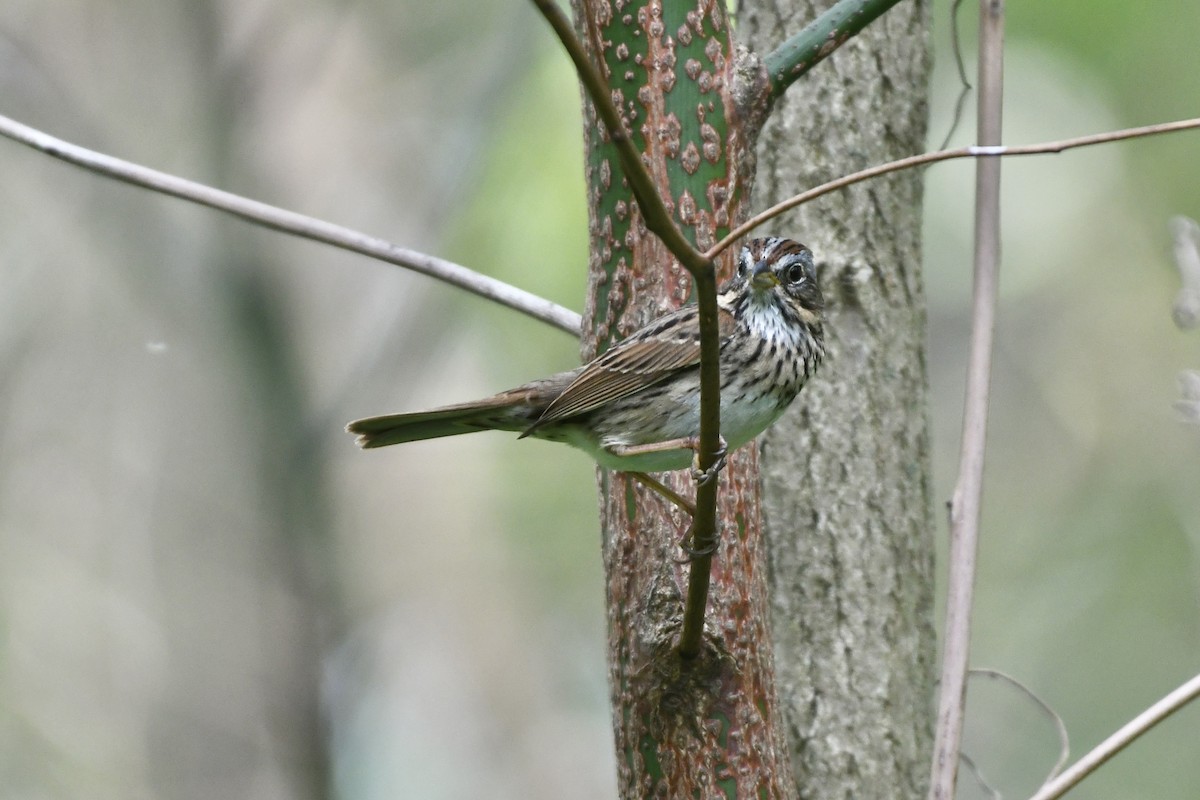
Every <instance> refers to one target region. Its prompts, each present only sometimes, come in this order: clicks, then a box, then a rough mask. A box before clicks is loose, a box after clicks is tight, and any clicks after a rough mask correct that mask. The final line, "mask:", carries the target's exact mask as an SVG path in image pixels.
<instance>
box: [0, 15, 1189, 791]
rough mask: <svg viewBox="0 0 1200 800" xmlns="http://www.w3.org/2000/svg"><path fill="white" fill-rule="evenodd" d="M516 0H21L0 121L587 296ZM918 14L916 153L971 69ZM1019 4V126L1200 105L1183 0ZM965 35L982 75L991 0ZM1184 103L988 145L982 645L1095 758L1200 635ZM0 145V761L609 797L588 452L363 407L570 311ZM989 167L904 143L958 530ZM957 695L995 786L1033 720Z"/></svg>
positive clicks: (73, 775) (578, 218) (414, 393)
mask: <svg viewBox="0 0 1200 800" xmlns="http://www.w3.org/2000/svg"><path fill="white" fill-rule="evenodd" d="M528 5H529V4H526V3H523V2H516V0H514V2H509V3H486V4H479V3H471V2H463V0H454V1H453V2H445V3H438V4H420V3H381V2H371V1H368V0H364V1H363V2H358V3H352V4H347V3H323V2H318V1H317V0H308V1H307V2H301V3H281V2H278V0H257V1H256V2H252V3H232V2H181V1H180V0H155V2H148V0H127V2H123V3H120V4H116V3H107V4H102V3H85V2H65V1H64V0H50V2H47V1H46V0H39V1H38V2H33V1H32V0H9V2H6V3H5V4H4V5H3V7H0V99H2V102H0V113H3V114H5V115H8V116H11V117H14V118H16V119H18V120H21V121H23V122H26V123H28V124H31V125H34V126H36V127H41V128H43V129H45V130H47V131H49V132H50V133H52V134H55V135H59V136H62V137H64V138H66V139H68V140H72V141H76V142H79V143H81V144H84V145H86V146H89V147H93V148H95V149H98V150H101V151H104V152H108V153H111V154H113V155H117V156H120V157H124V158H128V159H131V160H133V161H137V162H140V163H145V164H148V165H151V166H154V167H157V168H159V169H163V170H166V171H169V172H173V173H177V174H180V175H184V176H187V177H190V178H194V179H197V180H200V181H204V182H207V183H211V184H214V185H217V186H220V187H221V188H224V189H228V190H231V191H235V192H239V193H243V194H247V195H249V196H252V197H255V198H258V199H262V200H265V201H267V202H271V203H275V204H278V205H282V206H285V207H288V208H293V209H296V210H299V211H302V212H304V213H308V214H312V215H314V216H317V217H322V218H325V219H329V220H332V221H335V222H339V223H343V224H346V225H350V226H352V227H356V228H359V229H361V230H364V231H366V232H369V233H373V234H376V235H380V236H383V237H385V238H388V239H391V240H393V241H396V242H398V243H401V244H404V245H406V246H410V247H413V248H416V249H423V250H427V251H429V252H433V253H436V254H438V255H442V256H445V257H448V258H451V259H454V260H457V261H459V262H461V263H463V264H466V265H469V266H471V267H474V268H476V269H479V270H481V271H483V272H487V273H489V274H492V275H495V276H497V277H499V278H502V279H504V280H507V281H511V282H513V283H516V284H518V285H520V286H522V287H524V288H527V289H530V290H532V291H534V292H537V293H539V294H542V295H545V296H548V297H550V298H552V299H554V300H556V301H558V302H560V303H562V304H564V305H567V306H569V307H572V308H575V309H581V308H582V302H583V297H584V292H585V274H584V266H585V259H586V218H585V209H584V205H583V194H582V185H583V184H582V152H581V151H582V147H581V144H580V130H579V124H580V123H579V117H578V90H577V88H576V85H575V83H574V81H573V78H572V75H571V73H570V70H569V67H568V64H567V61H566V59H565V57H564V56H563V55H562V54H561V53H560V52H559V50H558V48H557V46H556V45H555V44H554V43H553V41H552V40H551V37H550V36H549V34H548V33H547V32H546V31H545V29H544V26H543V25H542V24H541V23H540V22H539V20H538V19H537V18H536V16H535V15H534V13H533V12H532V11H531V10H530V8H529V7H528ZM968 5H970V4H968ZM933 14H934V18H935V22H934V25H935V38H936V69H935V77H934V91H933V119H932V123H931V134H930V146H931V147H935V146H937V144H938V143H939V142H941V140H942V139H943V138H944V136H945V135H946V133H947V131H948V130H949V128H950V115H951V111H952V108H953V105H954V100H955V97H956V93H957V86H956V79H955V71H954V69H953V63H952V60H951V57H950V52H949V41H950V33H949V29H950V25H949V16H948V14H949V9H948V3H944V2H938V3H936V4H935V5H934V8H933ZM1008 26H1009V27H1008V36H1007V44H1008V46H1007V74H1006V92H1007V94H1006V103H1005V130H1006V139H1007V140H1008V141H1010V142H1014V143H1017V142H1021V143H1024V142H1034V141H1041V140H1046V139H1052V138H1058V137H1064V136H1071V135H1077V134H1084V133H1091V132H1096V131H1101V130H1105V129H1110V128H1115V127H1123V126H1132V125H1140V124H1145V123H1150V122H1156V121H1165V120H1170V119H1178V118H1184V117H1191V116H1196V115H1197V114H1198V113H1200V69H1198V68H1197V67H1198V66H1200V63H1198V57H1197V55H1196V53H1197V50H1196V46H1195V43H1196V41H1198V40H1200V13H1197V10H1196V8H1195V6H1194V4H1193V3H1191V2H1187V0H1164V1H1163V2H1159V3H1152V4H1132V3H1123V2H1117V0H1091V2H1082V0H1070V1H1068V0H1060V2H1056V3H1009V4H1008ZM961 29H962V31H963V33H964V48H965V50H966V57H967V58H968V69H969V70H970V71H971V72H972V73H973V66H972V65H971V64H970V61H969V59H970V58H971V56H972V45H971V40H972V38H973V31H974V19H973V9H971V8H966V9H964V13H963V18H962V20H961ZM835 58H836V57H835ZM847 124H852V121H847ZM972 131H973V122H972V120H971V119H970V118H969V115H968V118H967V119H965V120H964V122H963V123H962V124H961V125H960V126H959V128H958V131H957V133H956V134H955V136H954V139H953V142H954V143H967V142H969V140H970V138H971V133H972ZM831 133H832V132H831ZM1198 136H1200V135H1198V134H1195V133H1185V134H1176V135H1173V136H1171V137H1165V138H1160V139H1154V140H1141V141H1137V142H1129V143H1122V144H1116V145H1109V146H1104V147H1100V148H1093V149H1089V150H1086V151H1075V152H1072V153H1068V154H1065V155H1060V156H1045V157H1037V158H1028V159H1021V160H1010V161H1009V162H1007V163H1006V164H1005V168H1004V178H1003V186H1004V212H1003V213H1004V272H1003V278H1002V282H1003V299H1002V307H1001V310H1000V321H999V329H998V346H997V352H996V364H995V367H996V368H995V373H994V377H993V389H994V395H993V406H992V409H993V413H992V428H991V436H990V444H991V451H990V461H989V468H988V474H987V495H986V498H985V519H984V529H983V537H984V538H983V545H982V548H983V549H982V553H981V556H980V562H979V587H978V592H977V596H978V605H977V608H976V611H975V617H974V619H975V635H974V652H973V659H972V660H973V662H974V664H976V665H978V666H986V667H992V668H996V669H1001V670H1003V671H1005V672H1007V673H1009V674H1011V675H1014V676H1016V677H1018V678H1019V679H1021V680H1022V681H1023V682H1025V683H1026V684H1027V685H1028V686H1030V687H1031V688H1032V689H1034V690H1035V691H1037V692H1038V693H1039V694H1040V695H1041V696H1042V697H1043V698H1044V699H1045V700H1046V701H1047V702H1048V703H1049V704H1050V705H1052V706H1053V707H1054V708H1055V709H1056V710H1057V711H1058V712H1059V713H1060V714H1061V715H1062V717H1063V719H1064V721H1065V722H1066V724H1067V726H1068V728H1069V730H1070V731H1071V734H1072V744H1073V750H1074V752H1075V753H1076V754H1077V755H1078V754H1080V753H1082V752H1083V751H1084V750H1085V749H1086V748H1088V747H1090V746H1092V745H1093V744H1095V743H1096V742H1097V741H1099V740H1100V739H1101V738H1102V737H1103V736H1105V735H1106V734H1107V733H1108V732H1110V731H1111V730H1113V729H1114V728H1116V727H1117V726H1118V725H1120V724H1121V723H1123V722H1124V721H1126V720H1127V719H1128V718H1130V717H1131V716H1132V715H1134V714H1135V713H1136V712H1138V711H1140V710H1141V709H1142V708H1143V707H1145V706H1146V705H1147V704H1148V703H1150V702H1151V701H1153V700H1154V699H1156V698H1157V697H1159V696H1161V695H1162V694H1164V693H1165V692H1167V691H1168V690H1170V689H1171V688H1173V687H1174V686H1176V685H1177V684H1178V683H1180V682H1182V681H1183V680H1184V679H1186V678H1188V677H1190V676H1191V675H1193V674H1195V673H1196V671H1197V668H1198V667H1200V599H1198V596H1200V592H1198V585H1200V566H1198V562H1197V547H1198V546H1200V431H1198V430H1196V429H1195V428H1194V427H1191V428H1189V427H1187V426H1185V425H1183V424H1182V423H1181V422H1180V421H1179V419H1178V415H1177V414H1176V412H1175V411H1174V410H1173V409H1172V405H1171V404H1172V402H1173V400H1175V399H1176V398H1177V396H1178V389H1177V387H1176V375H1177V373H1178V372H1179V371H1180V370H1182V369H1185V368H1189V367H1190V368H1198V367H1200V346H1198V345H1200V338H1198V336H1197V335H1196V334H1192V335H1186V334H1183V333H1180V332H1179V331H1178V330H1176V329H1175V328H1174V327H1173V325H1172V324H1171V320H1170V304H1171V301H1172V298H1173V296H1174V292H1175V291H1176V288H1177V282H1178V279H1177V275H1176V274H1175V273H1174V271H1173V269H1172V268H1171V261H1170V242H1169V239H1168V236H1167V228H1166V224H1167V220H1168V219H1169V217H1170V216H1172V215H1174V214H1186V215H1189V216H1192V217H1200V191H1198V190H1197V187H1200V138H1198ZM0 176H2V180H3V185H4V200H3V201H2V202H0V796H4V797H21V798H59V797H62V798H67V797H71V798H74V797H88V798H109V797H111V798H130V797H133V798H137V797H156V798H191V797H196V798H199V797H204V798H209V797H239V798H276V797H278V798H285V797H286V798H296V797H315V796H318V793H317V791H316V789H315V788H314V787H315V786H316V785H318V784H319V783H320V782H321V781H324V780H325V779H326V778H328V779H329V780H331V781H332V785H333V786H334V787H335V788H336V793H337V796H338V797H341V798H347V800H350V799H353V800H360V798H361V799H362V800H376V799H377V798H378V799H382V798H391V797H422V798H460V797H472V796H487V797H493V798H508V797H512V798H517V797H520V798H562V797H570V798H609V797H612V796H613V795H614V792H615V767H614V763H613V755H612V753H611V743H610V741H611V740H610V733H609V717H608V714H609V712H608V706H607V688H606V686H605V671H604V612H603V583H602V579H601V572H600V558H599V548H598V541H599V531H598V526H597V522H596V516H595V502H594V492H595V477H594V471H593V469H592V467H591V465H590V463H589V462H588V461H587V459H586V458H585V457H584V456H582V455H580V454H577V453H575V452H573V451H569V450H567V449H566V448H557V447H554V446H551V445H546V444H543V443H540V442H528V441H523V442H517V441H515V440H514V438H513V437H511V436H505V435H500V434H488V435H480V436H474V437H465V438H461V439H456V440H454V439H450V440H441V441H437V442H431V443H422V444H414V445H410V446H406V447H404V448H402V449H400V448H397V449H392V450H387V451H380V452H374V453H369V454H364V453H361V452H358V451H357V450H355V449H354V447H353V446H352V444H351V441H350V438H349V437H348V436H346V435H345V434H343V433H342V430H341V429H342V425H343V424H344V423H345V421H347V420H349V419H351V418H354V417H356V416H362V415H366V414H372V413H379V412H383V411H390V410H401V409H414V408H420V407H424V406H428V405H433V404H438V403H443V402H451V401H458V400H463V399H467V398H469V397H472V396H476V395H483V394H486V393H490V392H492V391H495V390H497V389H500V388H504V387H507V386H510V385H513V384H515V383H518V382H521V381H524V380H527V379H529V378H531V377H535V376H537V375H540V374H544V373H548V372H551V371H555V370H559V369H563V368H566V367H568V366H570V365H571V364H573V363H575V361H576V359H577V357H578V355H577V347H576V345H575V343H574V342H572V341H571V340H570V339H569V337H567V336H565V335H563V334H561V333H558V332H555V331H553V330H550V329H548V328H545V327H544V326H542V325H540V324H539V323H535V322H532V321H529V320H526V319H524V318H521V317H518V316H516V315H515V314H513V313H511V312H507V311H503V310H500V309H497V308H493V307H491V306H489V305H488V304H486V303H485V302H483V301H481V300H477V299H474V298H471V297H465V296H463V295H461V294H460V293H458V292H456V291H454V290H452V289H449V288H447V287H444V286H441V285H438V284H434V283H432V282H430V281H428V280H425V279H422V278H420V277H417V276H413V275H409V274H406V273H404V272H403V271H401V270H399V269H395V268H392V267H388V266H383V265H380V264H376V263H371V262H368V261H366V260H364V259H361V258H357V257H352V256H349V255H346V254H342V253H338V252H334V251H332V250H329V249H325V248H321V247H317V246H315V245H311V244H307V243H303V242H296V241H292V240H289V239H287V238H285V237H282V236H280V235H277V234H274V233H271V232H268V231H263V230H258V229H255V228H251V227H249V226H246V225H244V224H241V223H238V222H235V221H231V220H227V219H224V218H222V217H221V216H219V215H217V214H215V213H213V212H210V211H206V210H202V209H198V208H193V207H190V206H188V205H185V204H183V203H180V202H178V201H173V200H168V199H165V198H161V197H158V196H153V195H150V194H148V193H145V192H142V191H138V190H135V189H132V188H129V187H125V186H121V185H118V184H115V183H112V182H110V181H106V180H103V179H100V178H98V177H94V176H91V175H89V174H87V173H84V172H82V171H79V170H77V169H73V168H70V167H67V166H64V165H62V164H59V163H57V162H55V161H53V160H51V159H49V158H47V157H45V156H42V155H39V154H36V153H34V152H33V151H31V150H27V149H24V148H22V147H20V146H18V145H16V144H13V143H10V142H7V141H3V142H0ZM972 176H973V170H972V169H971V167H970V165H968V164H965V163H954V164H946V165H940V166H937V167H934V168H932V169H931V170H930V171H929V172H928V194H927V198H926V203H927V205H926V230H925V242H926V279H927V284H928V294H929V302H930V308H929V334H930V339H929V355H930V358H929V364H930V380H931V386H932V397H933V405H932V414H931V415H932V420H933V425H934V431H935V446H936V451H935V462H934V470H935V477H936V486H937V494H936V500H937V502H938V504H939V505H938V508H937V510H936V516H937V518H938V522H939V531H940V536H939V540H944V538H945V537H944V515H943V514H942V513H941V505H940V504H941V503H942V501H944V500H945V499H948V498H949V496H950V493H951V491H952V486H953V480H954V470H955V468H956V457H957V456H956V452H957V443H958V426H959V420H960V413H961V398H962V382H963V381H962V375H963V371H964V363H965V350H966V336H967V330H968V323H969V319H968V311H967V309H968V296H969V290H970V253H971V244H970V234H971V210H970V208H971V200H970V198H971V196H972V195H971V181H972ZM803 188H806V187H797V190H800V189H803ZM784 233H790V234H792V235H796V236H798V237H800V238H803V232H802V231H801V232H787V231H785V232H784ZM941 571H944V566H943V569H942V570H941ZM970 716H971V723H970V729H969V731H968V734H967V743H966V748H967V752H968V753H969V754H970V755H971V757H972V758H973V759H974V761H975V762H976V763H977V764H978V765H979V767H980V769H981V771H982V772H983V773H984V774H985V775H986V776H987V778H988V781H989V782H990V783H991V784H992V785H993V786H994V787H996V788H997V789H999V790H1001V791H1002V792H1003V793H1004V795H1005V796H1008V797H1019V796H1022V795H1024V794H1027V793H1028V792H1030V791H1031V790H1032V789H1033V788H1034V787H1035V786H1036V785H1037V784H1038V783H1039V782H1040V779H1041V776H1042V774H1043V773H1044V772H1045V771H1046V770H1048V769H1049V767H1050V765H1051V764H1052V763H1053V761H1054V759H1055V757H1056V752H1057V745H1056V743H1055V740H1054V735H1053V729H1052V727H1051V725H1050V724H1049V723H1048V722H1047V721H1046V720H1045V719H1043V718H1042V717H1040V716H1039V715H1038V712H1037V711H1036V709H1034V708H1033V707H1032V706H1031V705H1030V704H1029V703H1028V702H1025V701H1024V700H1022V699H1021V698H1020V697H1019V696H1017V695H1015V694H1014V693H1013V692H1012V691H1011V690H1008V689H1006V688H1004V687H1002V686H1000V685H996V684H994V683H991V682H981V683H978V684H975V685H973V686H972V690H971V708H970ZM322 727H324V728H325V729H326V730H327V731H328V733H329V737H330V739H329V741H330V742H331V743H332V746H331V747H330V748H329V750H328V751H326V750H325V749H324V748H323V747H322V741H321V737H320V736H319V735H318V733H317V732H318V731H319V730H321V728H322ZM1197 741H1200V709H1196V708H1190V709H1185V710H1184V711H1183V712H1182V713H1181V714H1179V715H1178V717H1176V718H1174V719H1173V720H1171V721H1169V722H1168V723H1166V724H1165V725H1163V726H1162V727H1161V729H1159V730H1157V731H1155V732H1153V733H1152V734H1150V735H1149V736H1148V737H1147V738H1146V739H1145V740H1143V741H1142V742H1141V743H1139V744H1137V745H1136V746H1135V747H1134V748H1133V749H1132V750H1131V751H1130V752H1128V753H1127V754H1125V755H1123V756H1121V757H1120V758H1119V759H1117V760H1116V761H1115V762H1114V763H1112V764H1110V765H1109V766H1107V767H1105V768H1104V770H1103V771H1102V772H1100V773H1099V774H1097V775H1096V776H1094V777H1093V778H1091V779H1090V780H1089V781H1088V782H1087V783H1086V784H1085V785H1084V786H1083V787H1081V788H1080V789H1079V790H1078V791H1077V792H1076V794H1075V795H1072V796H1078V797H1081V798H1126V797H1155V798H1168V797H1172V798H1173V797H1179V798H1185V797H1186V798H1190V797H1195V796H1196V793H1197V787H1198V786H1200V761H1198V760H1197V759H1196V757H1195V755H1196V742H1197ZM323 754H324V755H323ZM962 787H963V793H962V796H963V797H964V798H972V797H982V796H985V795H984V793H983V792H982V791H981V790H979V789H978V788H977V787H975V786H974V785H973V784H971V782H970V780H969V779H964V781H963V784H962Z"/></svg>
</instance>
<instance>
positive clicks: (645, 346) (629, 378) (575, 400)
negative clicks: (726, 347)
mask: <svg viewBox="0 0 1200 800" xmlns="http://www.w3.org/2000/svg"><path fill="white" fill-rule="evenodd" d="M718 321H719V324H720V338H721V341H722V343H724V341H725V339H726V337H728V336H729V334H730V333H731V332H732V330H733V326H734V320H733V317H732V316H731V315H730V314H729V313H727V312H726V311H725V310H724V309H721V310H720V313H719V315H718ZM699 329H700V324H699V317H698V315H697V312H696V307H695V306H687V307H684V308H681V309H679V310H678V311H675V312H673V313H671V314H668V315H666V316H664V317H660V318H659V319H657V320H655V321H654V322H651V323H650V324H649V325H647V326H646V327H644V328H642V329H641V330H639V331H637V332H636V333H634V334H633V335H632V336H630V337H629V338H628V339H626V340H625V341H623V342H620V343H619V344H617V345H615V346H614V347H613V348H612V349H611V350H609V351H608V352H606V353H605V354H604V355H602V356H600V357H599V358H597V359H596V360H595V361H592V362H591V363H590V364H588V365H587V366H585V367H584V368H583V370H582V371H581V372H580V373H579V375H578V377H576V378H575V380H574V381H573V382H572V383H571V384H570V385H569V386H568V387H567V388H566V389H565V390H563V393H562V394H560V395H559V396H558V397H557V398H555V400H554V402H552V403H551V404H550V405H549V406H548V407H547V408H546V410H545V412H544V413H543V414H542V416H541V417H539V418H538V420H537V422H536V423H534V424H533V425H532V426H531V427H530V428H529V430H527V431H525V433H524V434H522V436H524V435H527V434H529V433H531V432H532V431H533V430H535V429H536V428H539V427H541V426H542V425H545V424H546V423H549V422H556V421H559V420H563V419H567V418H569V417H574V416H577V415H579V414H584V413H587V412H588V411H592V410H594V409H597V408H599V407H600V406H603V405H604V404H606V403H610V402H612V401H614V400H618V399H620V398H622V397H628V396H629V395H631V394H634V393H636V392H639V391H641V390H642V389H645V388H647V387H649V386H653V385H654V384H656V383H658V382H659V381H661V380H663V379H664V378H667V377H669V376H670V375H672V374H674V373H676V372H678V371H679V370H682V369H687V368H689V367H694V366H697V365H698V364H699V363H700V343H699V338H700V337H699Z"/></svg>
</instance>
